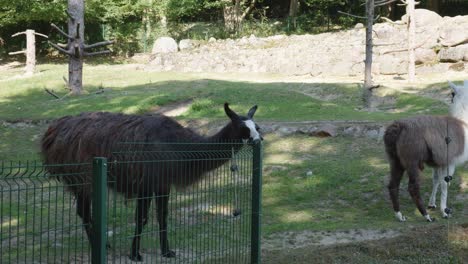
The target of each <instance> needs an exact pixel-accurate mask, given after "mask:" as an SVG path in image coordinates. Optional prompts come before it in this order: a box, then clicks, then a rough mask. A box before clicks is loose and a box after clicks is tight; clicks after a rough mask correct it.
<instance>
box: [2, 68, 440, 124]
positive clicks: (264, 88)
mask: <svg viewBox="0 0 468 264" xmlns="http://www.w3.org/2000/svg"><path fill="white" fill-rule="evenodd" d="M39 70H40V72H41V73H40V74H38V75H37V76H35V77H31V78H28V79H14V80H8V79H7V80H3V81H0V83H1V86H0V104H1V107H0V109H1V111H0V119H1V120H48V119H53V118H57V117H61V116H64V115H70V114H78V113H80V112H84V111H112V112H125V113H146V112H148V111H151V109H154V107H157V106H162V105H166V104H168V103H171V102H176V101H182V100H187V99H196V101H195V102H196V104H195V105H194V106H192V108H191V109H190V111H189V112H188V113H186V114H184V115H183V116H181V117H180V118H182V119H192V118H224V113H223V110H222V104H223V103H224V102H226V101H227V102H230V103H231V104H232V105H233V108H234V109H235V110H239V111H244V110H245V109H249V107H250V106H252V105H253V104H258V105H259V106H260V108H259V111H258V113H257V116H256V117H257V119H262V120H288V121H303V120H350V119H351V120H375V121H385V120H393V119H396V118H400V117H404V116H408V115H412V114H421V113H437V114H441V113H445V112H446V110H445V109H446V106H445V105H444V104H443V103H442V102H441V101H438V100H435V99H431V98H421V97H419V96H418V95H415V94H405V95H404V96H401V97H400V96H397V102H396V104H397V106H402V105H404V106H405V108H402V109H403V110H402V111H399V112H397V113H389V112H373V113H369V112H367V111H363V110H361V108H362V106H361V105H362V103H361V101H360V94H361V93H360V90H359V88H358V86H357V85H355V84H339V83H335V84H325V83H283V82H269V83H264V82H262V83H259V82H249V81H228V80H220V79H206V78H203V77H201V76H199V75H195V74H177V73H152V72H144V71H141V70H136V69H135V68H132V67H128V66H122V65H120V66H91V65H89V66H86V67H85V73H84V76H85V78H84V83H85V84H86V85H85V89H86V91H87V92H88V94H86V95H84V96H80V97H72V96H68V97H64V98H63V99H61V100H56V99H54V98H53V97H51V96H50V95H49V94H47V93H46V92H45V91H44V89H45V88H47V89H49V90H53V91H54V92H55V93H56V94H57V95H59V96H61V97H62V96H65V95H66V94H67V90H65V89H64V82H63V80H62V78H61V77H62V76H64V75H65V74H66V72H65V67H63V65H51V64H47V65H41V66H40V67H39ZM100 88H104V89H105V91H104V93H99V94H96V93H95V92H96V91H98V90H100ZM304 90H305V91H309V90H310V91H313V92H314V94H316V95H318V96H319V97H320V95H321V94H333V95H336V96H335V98H334V99H332V100H327V101H323V100H321V99H320V98H312V97H309V96H305V95H304V93H303V91H304ZM314 97H316V96H314ZM197 99H198V100H197ZM291 106H294V107H291Z"/></svg>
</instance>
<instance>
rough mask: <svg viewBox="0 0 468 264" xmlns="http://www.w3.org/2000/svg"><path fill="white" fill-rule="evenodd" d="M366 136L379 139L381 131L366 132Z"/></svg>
mask: <svg viewBox="0 0 468 264" xmlns="http://www.w3.org/2000/svg"><path fill="white" fill-rule="evenodd" d="M366 136H367V137H370V138H378V137H379V131H378V130H375V129H371V130H368V131H367V132H366Z"/></svg>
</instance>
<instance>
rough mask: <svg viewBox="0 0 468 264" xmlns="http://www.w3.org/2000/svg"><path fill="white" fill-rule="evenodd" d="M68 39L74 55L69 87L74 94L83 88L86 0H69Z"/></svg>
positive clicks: (70, 62)
mask: <svg viewBox="0 0 468 264" xmlns="http://www.w3.org/2000/svg"><path fill="white" fill-rule="evenodd" d="M68 13H69V15H70V18H69V19H68V34H69V35H70V36H72V37H73V38H72V39H69V40H68V47H71V52H72V56H69V62H68V87H69V88H70V90H71V92H72V94H74V95H79V94H81V93H82V90H83V82H82V80H83V52H84V39H83V38H84V0H68Z"/></svg>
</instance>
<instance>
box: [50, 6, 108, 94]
mask: <svg viewBox="0 0 468 264" xmlns="http://www.w3.org/2000/svg"><path fill="white" fill-rule="evenodd" d="M84 9H85V6H84V0H68V10H67V15H68V34H67V33H65V32H64V31H62V30H61V29H60V28H59V27H57V26H56V25H54V24H52V25H51V26H52V27H53V28H55V29H56V30H57V31H58V32H59V33H61V34H62V35H64V36H65V37H66V38H67V39H68V43H67V44H66V45H61V44H54V43H51V42H49V44H50V45H51V46H52V47H54V48H55V49H57V50H58V51H60V52H61V53H64V54H66V55H68V57H69V62H68V87H69V89H70V90H71V93H72V94H74V95H79V94H81V93H82V91H83V81H82V80H83V58H84V57H88V56H95V55H99V54H108V53H111V51H110V50H102V51H96V52H88V51H86V50H89V49H92V48H97V47H101V46H106V45H110V44H112V43H113V41H102V42H98V43H94V44H91V45H86V44H85V43H84V28H85V27H84Z"/></svg>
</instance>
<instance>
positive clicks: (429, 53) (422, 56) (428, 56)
mask: <svg viewBox="0 0 468 264" xmlns="http://www.w3.org/2000/svg"><path fill="white" fill-rule="evenodd" d="M414 56H415V60H416V64H427V63H433V62H435V61H436V60H437V53H436V52H435V51H434V50H433V49H425V48H420V49H416V50H415V51H414Z"/></svg>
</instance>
